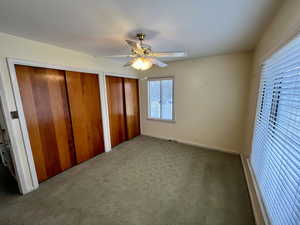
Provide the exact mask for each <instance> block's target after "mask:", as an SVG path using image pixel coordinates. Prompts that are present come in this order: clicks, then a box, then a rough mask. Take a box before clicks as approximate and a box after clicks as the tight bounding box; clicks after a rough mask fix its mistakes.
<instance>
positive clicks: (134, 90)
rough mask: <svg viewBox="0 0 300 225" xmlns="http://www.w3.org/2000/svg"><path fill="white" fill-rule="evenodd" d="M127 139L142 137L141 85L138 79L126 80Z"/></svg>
mask: <svg viewBox="0 0 300 225" xmlns="http://www.w3.org/2000/svg"><path fill="white" fill-rule="evenodd" d="M124 94H125V111H126V129H127V138H128V139H131V138H134V137H136V136H139V135H140V111H139V83H138V80H137V79H130V78H124Z"/></svg>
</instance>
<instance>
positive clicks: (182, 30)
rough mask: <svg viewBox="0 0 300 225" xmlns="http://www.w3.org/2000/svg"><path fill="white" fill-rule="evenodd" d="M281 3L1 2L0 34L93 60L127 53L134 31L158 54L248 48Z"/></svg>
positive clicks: (230, 0) (160, 0)
mask: <svg viewBox="0 0 300 225" xmlns="http://www.w3.org/2000/svg"><path fill="white" fill-rule="evenodd" d="M282 2H283V1H282V0H185V1H184V0H151V1H149V0H147V1H146V0H22V1H20V0H1V1H0V32H5V33H9V34H13V35H17V36H22V37H25V38H29V39H32V40H38V41H42V42H46V43H50V44H54V45H57V46H62V47H65V48H70V49H75V50H79V51H83V52H86V53H89V54H92V55H95V56H107V55H113V54H126V53H128V52H129V49H128V48H127V46H126V44H125V42H124V39H128V38H133V37H134V35H135V33H136V32H137V31H143V32H145V33H146V34H147V35H148V36H147V37H146V43H147V44H151V45H152V47H153V50H156V51H177V50H179V51H182V50H185V51H187V53H188V57H198V56H206V55H214V54H223V53H229V52H237V51H245V50H251V49H253V47H254V46H255V44H256V42H257V41H258V39H259V37H260V35H261V32H262V31H263V30H264V28H265V26H266V25H267V24H268V23H269V21H270V19H271V17H272V16H273V14H274V12H275V11H276V9H277V8H278V6H279V5H280V3H282Z"/></svg>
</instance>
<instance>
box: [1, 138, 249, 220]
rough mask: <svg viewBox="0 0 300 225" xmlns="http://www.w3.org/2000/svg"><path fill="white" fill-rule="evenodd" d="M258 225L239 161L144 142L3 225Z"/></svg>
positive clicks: (10, 215)
mask: <svg viewBox="0 0 300 225" xmlns="http://www.w3.org/2000/svg"><path fill="white" fill-rule="evenodd" d="M37 224H39V225H96V224H97V225H196V224H197V225H198V224H199V225H254V224H255V223H254V218H253V214H252V210H251V205H250V200H249V196H248V191H247V186H246V183H245V178H244V175H243V170H242V165H241V161H240V158H239V156H237V155H231V154H226V153H221V152H217V151H212V150H208V149H203V148H198V147H193V146H189V145H184V144H179V143H175V142H169V141H165V140H160V139H156V138H150V137H146V136H140V137H137V138H135V139H133V140H130V141H128V142H125V143H122V144H121V145H119V146H117V147H116V148H114V150H113V151H112V152H109V153H104V154H102V155H99V156H97V157H95V158H93V159H91V160H89V161H87V162H85V163H82V164H80V165H78V166H76V167H73V168H71V169H69V170H67V171H65V172H64V173H61V174H59V175H57V176H55V177H53V178H51V179H49V180H47V181H46V182H43V183H42V184H40V188H39V189H38V190H36V191H34V192H32V193H30V194H28V195H25V196H14V197H11V198H9V199H6V201H5V202H4V201H1V200H0V225H37Z"/></svg>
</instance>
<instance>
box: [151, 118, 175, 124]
mask: <svg viewBox="0 0 300 225" xmlns="http://www.w3.org/2000/svg"><path fill="white" fill-rule="evenodd" d="M147 120H152V121H157V122H165V123H176V120H164V119H155V118H147Z"/></svg>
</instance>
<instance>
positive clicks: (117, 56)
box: [107, 55, 134, 58]
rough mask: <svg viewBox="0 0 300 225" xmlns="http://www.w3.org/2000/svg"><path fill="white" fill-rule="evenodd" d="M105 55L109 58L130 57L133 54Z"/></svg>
mask: <svg viewBox="0 0 300 225" xmlns="http://www.w3.org/2000/svg"><path fill="white" fill-rule="evenodd" d="M107 57H109V58H130V57H134V55H110V56H107Z"/></svg>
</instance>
